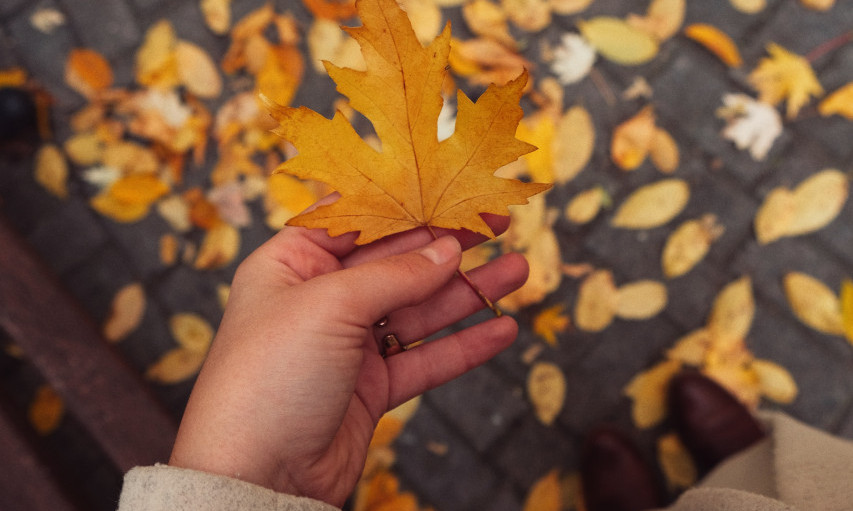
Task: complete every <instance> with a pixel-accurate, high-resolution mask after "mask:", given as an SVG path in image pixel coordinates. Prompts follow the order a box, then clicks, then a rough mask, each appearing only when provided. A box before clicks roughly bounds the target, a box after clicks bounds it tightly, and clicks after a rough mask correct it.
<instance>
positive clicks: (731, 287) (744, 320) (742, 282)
mask: <svg viewBox="0 0 853 511" xmlns="http://www.w3.org/2000/svg"><path fill="white" fill-rule="evenodd" d="M754 317H755V299H754V298H753V296H752V280H751V279H750V278H749V277H748V276H743V277H740V278H739V279H737V280H735V281H733V282H730V283H729V284H727V285H726V286H725V287H724V288H723V289H722V290H721V291H720V292H719V293H718V294H717V296H716V298H714V304H713V306H712V307H711V314H710V316H709V318H708V323H707V328H708V330H709V332H710V333H711V337H712V339H713V342H714V344H715V345H717V346H721V347H726V346H729V345H731V344H733V343H736V342H741V341H743V339H745V338H746V334H747V333H748V332H749V329H750V328H752V320H753V318H754Z"/></svg>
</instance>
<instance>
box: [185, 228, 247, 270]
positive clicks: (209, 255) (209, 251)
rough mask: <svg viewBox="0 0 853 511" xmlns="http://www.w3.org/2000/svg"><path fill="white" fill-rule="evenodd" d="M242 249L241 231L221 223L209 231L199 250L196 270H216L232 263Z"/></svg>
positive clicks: (195, 263) (194, 265)
mask: <svg viewBox="0 0 853 511" xmlns="http://www.w3.org/2000/svg"><path fill="white" fill-rule="evenodd" d="M239 251H240V231H238V230H237V229H236V228H235V227H233V226H231V225H229V224H226V223H221V224H219V225H217V226H215V227H213V228H212V229H209V230H208V231H207V234H205V236H204V240H202V242H201V247H200V248H199V250H198V254H197V255H196V258H195V261H194V262H193V267H194V268H195V269H196V270H215V269H218V268H224V267H225V266H228V265H229V264H231V262H232V261H233V260H234V258H235V257H237V253H238V252H239Z"/></svg>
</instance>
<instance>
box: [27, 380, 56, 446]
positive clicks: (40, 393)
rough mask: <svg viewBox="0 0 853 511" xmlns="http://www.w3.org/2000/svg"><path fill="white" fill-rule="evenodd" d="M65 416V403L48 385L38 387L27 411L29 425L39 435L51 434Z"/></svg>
mask: <svg viewBox="0 0 853 511" xmlns="http://www.w3.org/2000/svg"><path fill="white" fill-rule="evenodd" d="M64 415H65V403H64V402H63V401H62V397H60V396H59V394H57V393H56V391H55V390H54V389H53V387H51V386H49V385H40V386H39V387H38V388H37V389H36V393H35V396H34V397H33V400H32V402H30V406H29V408H28V409H27V418H28V419H29V421H30V425H31V426H32V427H33V429H35V430H36V433H38V434H39V435H49V434H50V433H53V432H54V431H55V430H56V428H57V427H59V424H60V422H62V417H63V416H64Z"/></svg>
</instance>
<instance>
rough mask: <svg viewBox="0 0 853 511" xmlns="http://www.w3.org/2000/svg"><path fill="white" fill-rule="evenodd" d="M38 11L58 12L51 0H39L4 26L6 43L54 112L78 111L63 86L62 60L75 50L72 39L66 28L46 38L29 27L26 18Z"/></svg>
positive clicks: (75, 98) (77, 100)
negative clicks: (46, 94) (44, 92)
mask: <svg viewBox="0 0 853 511" xmlns="http://www.w3.org/2000/svg"><path fill="white" fill-rule="evenodd" d="M93 5H96V4H93ZM42 8H51V9H59V5H58V4H57V3H56V2H54V1H53V0H41V1H40V2H38V3H37V4H33V5H30V6H29V7H28V8H26V9H24V10H23V11H22V12H21V13H20V14H19V15H18V16H16V17H14V18H13V19H11V20H10V21H9V23H8V25H7V26H6V28H7V30H8V33H9V35H10V36H11V38H10V39H9V43H11V44H12V45H13V47H12V50H13V51H14V52H15V53H16V54H17V55H20V58H21V64H22V65H23V66H24V67H25V69H26V70H27V71H28V73H29V74H30V75H31V77H32V78H34V79H35V80H36V81H37V82H38V83H39V85H40V86H42V87H44V88H45V89H46V90H47V91H48V92H49V93H50V95H51V96H52V97H53V99H54V101H55V102H56V103H55V105H54V108H58V109H62V108H78V107H79V106H80V105H82V104H83V102H82V99H81V98H80V97H79V96H78V95H77V94H76V93H75V92H73V91H72V90H71V89H69V88H68V87H67V86H65V57H66V55H67V53H68V51H69V50H70V49H71V48H73V47H75V46H78V44H77V40H76V36H75V34H74V33H73V32H72V28H71V26H70V24H65V25H62V26H59V27H57V28H56V29H55V30H54V31H53V32H51V33H50V34H45V33H43V32H40V31H39V30H37V29H36V28H35V27H33V26H32V24H31V23H30V16H31V15H32V13H33V12H35V11H36V10H38V9H42Z"/></svg>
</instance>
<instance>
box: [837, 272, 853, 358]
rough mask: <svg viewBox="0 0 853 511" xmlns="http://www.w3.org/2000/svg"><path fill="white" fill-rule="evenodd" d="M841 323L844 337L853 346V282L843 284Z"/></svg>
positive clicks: (847, 280)
mask: <svg viewBox="0 0 853 511" xmlns="http://www.w3.org/2000/svg"><path fill="white" fill-rule="evenodd" d="M840 300H841V323H842V325H843V326H844V337H846V338H847V340H848V341H850V344H853V280H850V279H844V282H842V283H841V298H840Z"/></svg>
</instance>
